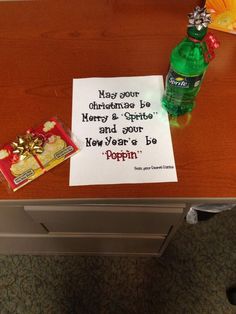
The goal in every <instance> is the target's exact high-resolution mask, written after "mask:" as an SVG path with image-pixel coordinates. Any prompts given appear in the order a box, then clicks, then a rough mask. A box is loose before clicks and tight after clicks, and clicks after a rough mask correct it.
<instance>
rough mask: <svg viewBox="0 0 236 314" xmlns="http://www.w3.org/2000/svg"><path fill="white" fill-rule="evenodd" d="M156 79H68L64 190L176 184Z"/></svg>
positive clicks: (160, 87) (159, 81)
mask: <svg viewBox="0 0 236 314" xmlns="http://www.w3.org/2000/svg"><path fill="white" fill-rule="evenodd" d="M162 94H163V78H162V76H159V75H155V76H135V77H115V78H86V79H74V80H73V106H72V133H73V134H74V135H75V136H76V137H77V138H78V139H79V140H80V142H81V143H82V147H81V151H80V152H79V153H78V154H77V155H75V156H73V157H72V158H71V166H70V186H74V185H94V184H120V183H144V182H175V181H177V175H176V168H175V161H174V155H173V148H172V141H171V134H170V128H169V120H168V115H167V113H166V112H165V111H164V110H163V109H162V107H161V97H162Z"/></svg>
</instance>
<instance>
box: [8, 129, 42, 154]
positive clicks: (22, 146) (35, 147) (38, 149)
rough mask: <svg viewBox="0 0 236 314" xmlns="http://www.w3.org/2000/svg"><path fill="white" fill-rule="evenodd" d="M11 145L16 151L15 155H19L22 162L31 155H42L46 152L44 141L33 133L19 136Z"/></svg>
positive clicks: (14, 151)
mask: <svg viewBox="0 0 236 314" xmlns="http://www.w3.org/2000/svg"><path fill="white" fill-rule="evenodd" d="M11 145H12V147H13V149H14V150H13V154H18V155H19V156H20V160H23V159H25V158H26V157H29V156H30V155H36V154H41V153H42V152H43V151H44V148H43V146H44V140H43V139H41V138H40V137H39V136H37V135H35V134H32V133H26V135H23V136H18V137H17V139H16V141H15V142H12V143H11Z"/></svg>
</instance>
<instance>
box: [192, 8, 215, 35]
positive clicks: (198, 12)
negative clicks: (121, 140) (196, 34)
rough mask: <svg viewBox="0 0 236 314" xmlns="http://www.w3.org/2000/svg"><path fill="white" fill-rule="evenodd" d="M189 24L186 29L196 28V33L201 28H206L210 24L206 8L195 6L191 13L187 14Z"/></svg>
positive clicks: (209, 16) (209, 15)
mask: <svg viewBox="0 0 236 314" xmlns="http://www.w3.org/2000/svg"><path fill="white" fill-rule="evenodd" d="M188 18H189V24H188V27H196V29H197V30H198V31H200V30H201V29H202V28H207V27H208V24H209V23H211V14H210V13H209V12H207V10H206V8H205V7H204V8H200V7H199V6H197V7H196V8H195V9H194V11H193V13H189V14H188Z"/></svg>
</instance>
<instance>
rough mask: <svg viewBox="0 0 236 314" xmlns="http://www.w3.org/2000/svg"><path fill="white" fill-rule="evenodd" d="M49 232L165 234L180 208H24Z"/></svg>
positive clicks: (178, 215) (176, 217) (174, 220)
mask: <svg viewBox="0 0 236 314" xmlns="http://www.w3.org/2000/svg"><path fill="white" fill-rule="evenodd" d="M25 211H26V212H27V213H28V214H29V215H30V216H31V218H32V219H33V220H34V221H35V222H37V223H42V224H43V225H44V226H45V227H46V228H47V229H48V231H49V232H79V233H152V234H167V233H168V231H169V229H170V227H171V226H173V225H175V224H176V223H177V222H178V221H179V219H180V218H181V216H182V215H183V207H167V206H166V207H164V206H162V207H159V206H105V205H104V206H94V205H93V206H71V205H70V206H25Z"/></svg>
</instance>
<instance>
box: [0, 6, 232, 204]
mask: <svg viewBox="0 0 236 314" xmlns="http://www.w3.org/2000/svg"><path fill="white" fill-rule="evenodd" d="M195 3H197V1H177V0H171V1H170V0H169V1H157V0H136V1H133V0H119V1H118V0H117V1H116V0H110V1H108V0H100V1H97V0H81V1H78V0H70V1H68V0H56V1H52V0H45V1H26V2H0V110H1V124H0V125H1V132H0V143H4V142H6V141H10V140H12V139H14V138H15V136H16V135H17V134H20V133H22V132H23V131H24V130H25V129H26V128H27V127H30V126H31V125H36V124H38V123H41V122H43V121H45V120H46V119H47V118H48V117H51V116H53V115H57V116H58V117H59V118H61V119H62V120H63V121H64V122H65V123H66V124H67V125H68V126H69V127H70V126H71V103H72V79H73V78H79V77H94V76H96V77H110V76H132V75H152V74H162V75H166V73H167V70H168V64H169V56H170V52H171V49H172V48H173V47H174V46H175V45H176V44H177V43H178V42H179V41H180V40H181V39H182V38H183V36H184V35H185V31H186V23H187V17H186V15H187V13H189V12H190V11H191V10H192V8H193V7H194V6H195ZM214 33H215V35H217V37H218V39H219V40H220V42H221V48H220V49H218V51H217V58H216V59H215V60H214V61H213V62H212V63H211V64H210V66H209V69H208V71H207V74H206V76H205V80H204V83H203V86H202V88H201V91H200V94H199V96H198V99H197V107H196V109H195V110H194V111H193V112H192V114H191V115H188V116H185V117H182V118H180V119H178V121H171V125H172V126H171V133H172V141H173V147H174V154H175V160H176V167H177V174H178V182H177V183H157V184H136V185H134V184H130V185H104V186H87V187H69V186H68V182H69V161H66V162H65V163H64V164H62V165H61V166H59V167H57V168H55V169H54V170H52V171H51V172H49V173H48V174H46V175H44V176H42V177H41V178H39V179H37V180H35V181H34V182H33V183H31V184H29V185H28V186H26V187H24V188H22V189H21V190H19V191H17V192H15V193H13V192H9V191H8V190H7V189H6V188H5V186H4V184H2V185H1V186H0V199H1V200H4V199H5V200H7V199H41V198H43V199H48V198H53V199H55V198H134V197H138V198H141V197H144V198H146V197H157V198H168V197H172V198H179V197H181V198H185V197H186V198H191V197H192V198H199V197H205V198H215V197H220V198H236V145H235V139H236V130H235V126H236V123H235V121H234V118H235V115H236V88H235V84H236V83H235V82H236V36H234V35H230V34H227V33H222V32H217V31H214Z"/></svg>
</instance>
